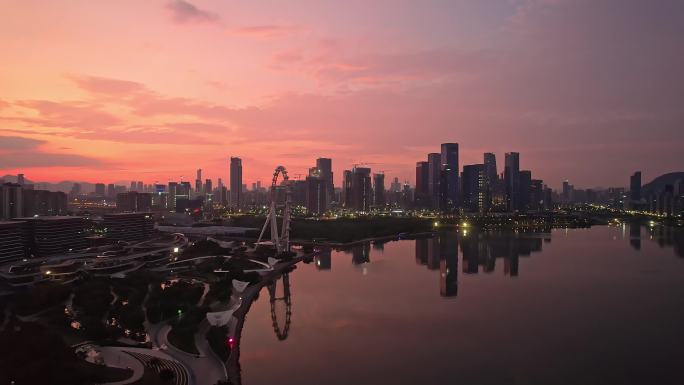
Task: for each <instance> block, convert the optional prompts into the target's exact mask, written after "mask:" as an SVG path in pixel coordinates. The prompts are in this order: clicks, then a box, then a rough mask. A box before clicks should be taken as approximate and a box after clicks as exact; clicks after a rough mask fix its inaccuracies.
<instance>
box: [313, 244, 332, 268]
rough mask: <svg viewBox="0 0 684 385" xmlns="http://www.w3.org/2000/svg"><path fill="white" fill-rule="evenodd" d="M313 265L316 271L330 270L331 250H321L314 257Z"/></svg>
mask: <svg viewBox="0 0 684 385" xmlns="http://www.w3.org/2000/svg"><path fill="white" fill-rule="evenodd" d="M314 264H315V265H316V269H317V270H330V269H332V250H330V249H327V250H321V251H320V252H319V253H318V254H317V255H316V256H315V257H314Z"/></svg>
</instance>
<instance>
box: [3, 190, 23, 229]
mask: <svg viewBox="0 0 684 385" xmlns="http://www.w3.org/2000/svg"><path fill="white" fill-rule="evenodd" d="M22 216H24V203H23V188H22V187H21V185H20V184H18V183H5V184H3V185H0V220H2V219H13V218H18V217H22Z"/></svg>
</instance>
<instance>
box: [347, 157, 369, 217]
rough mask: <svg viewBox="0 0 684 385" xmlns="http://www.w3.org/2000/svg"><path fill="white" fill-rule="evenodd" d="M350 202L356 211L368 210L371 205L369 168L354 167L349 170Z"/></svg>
mask: <svg viewBox="0 0 684 385" xmlns="http://www.w3.org/2000/svg"><path fill="white" fill-rule="evenodd" d="M351 174H352V175H351V204H352V208H353V209H355V210H357V211H369V210H370V205H371V199H372V197H371V175H370V174H371V170H370V168H367V167H354V168H353V169H352V172H351Z"/></svg>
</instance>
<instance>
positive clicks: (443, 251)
mask: <svg viewBox="0 0 684 385" xmlns="http://www.w3.org/2000/svg"><path fill="white" fill-rule="evenodd" d="M439 254H440V256H439V295H440V296H442V297H455V296H457V295H458V233H456V232H449V233H444V234H443V235H442V236H441V237H440V238H439Z"/></svg>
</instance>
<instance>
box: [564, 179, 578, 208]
mask: <svg viewBox="0 0 684 385" xmlns="http://www.w3.org/2000/svg"><path fill="white" fill-rule="evenodd" d="M574 190H575V186H573V185H571V184H570V182H568V181H567V180H565V181H563V193H562V197H561V198H562V200H563V203H570V202H572V201H573V200H574Z"/></svg>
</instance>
